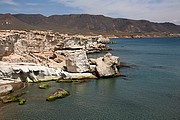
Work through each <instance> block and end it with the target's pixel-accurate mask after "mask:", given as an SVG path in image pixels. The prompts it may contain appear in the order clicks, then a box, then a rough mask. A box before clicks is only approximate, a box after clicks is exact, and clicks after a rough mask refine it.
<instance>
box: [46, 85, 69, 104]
mask: <svg viewBox="0 0 180 120" xmlns="http://www.w3.org/2000/svg"><path fill="white" fill-rule="evenodd" d="M69 95H70V93H69V92H68V91H66V90H64V89H62V88H59V89H58V90H56V91H55V92H53V93H52V94H51V95H50V96H48V98H47V99H46V101H54V100H56V99H59V98H64V97H66V96H69Z"/></svg>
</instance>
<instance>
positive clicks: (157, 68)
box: [0, 38, 180, 120]
mask: <svg viewBox="0 0 180 120" xmlns="http://www.w3.org/2000/svg"><path fill="white" fill-rule="evenodd" d="M111 41H113V42H115V43H116V44H110V45H109V46H110V47H111V48H112V49H113V50H111V51H109V52H110V53H112V54H113V55H116V56H119V57H120V61H121V62H122V63H123V64H126V65H128V66H129V67H124V68H121V69H120V72H121V74H123V75H125V76H126V77H116V78H104V79H98V80H90V81H88V82H84V83H56V82H53V81H52V82H48V83H47V84H49V85H51V88H49V89H39V88H38V85H39V84H41V83H35V84H29V85H28V87H27V88H25V89H24V90H23V91H25V92H26V94H25V95H24V96H23V98H26V100H27V102H26V103H25V105H18V103H11V104H8V105H5V106H3V107H2V108H0V120H180V38H136V39H133V38H131V39H124V38H121V39H120V38H117V39H111ZM104 54H105V53H101V54H93V55H89V56H90V57H99V56H103V55H104ZM58 88H64V89H65V90H67V91H69V92H70V94H71V95H70V96H68V97H66V98H63V99H58V100H55V101H53V102H47V101H46V98H47V96H48V95H49V94H50V93H52V92H53V91H55V90H56V89H58Z"/></svg>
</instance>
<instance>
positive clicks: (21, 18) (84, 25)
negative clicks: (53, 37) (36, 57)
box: [0, 14, 180, 35]
mask: <svg viewBox="0 0 180 120" xmlns="http://www.w3.org/2000/svg"><path fill="white" fill-rule="evenodd" d="M0 29H27V30H30V29H37V30H52V31H58V32H61V33H70V34H108V35H123V34H127V35H133V34H161V33H163V34H167V33H168V34H170V33H174V34H177V33H180V25H175V24H173V23H154V22H150V21H147V20H130V19H123V18H110V17H105V16H103V15H88V14H70V15H52V16H49V17H46V16H43V15H41V14H0Z"/></svg>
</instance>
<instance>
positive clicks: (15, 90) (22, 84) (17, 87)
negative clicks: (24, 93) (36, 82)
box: [0, 82, 28, 109]
mask: <svg viewBox="0 0 180 120" xmlns="http://www.w3.org/2000/svg"><path fill="white" fill-rule="evenodd" d="M27 84H28V83H25V82H18V83H7V84H2V85H12V87H13V92H11V93H8V94H4V95H2V94H0V98H1V97H4V96H8V95H14V94H18V93H19V92H21V90H23V89H25V88H26V87H27ZM2 85H0V86H2ZM8 104H10V103H6V104H4V103H2V101H0V109H1V108H2V107H4V106H6V105H8Z"/></svg>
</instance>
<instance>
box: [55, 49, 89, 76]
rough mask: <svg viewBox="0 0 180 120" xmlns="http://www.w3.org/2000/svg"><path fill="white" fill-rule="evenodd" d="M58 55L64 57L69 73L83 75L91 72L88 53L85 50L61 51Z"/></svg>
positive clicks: (57, 52)
mask: <svg viewBox="0 0 180 120" xmlns="http://www.w3.org/2000/svg"><path fill="white" fill-rule="evenodd" d="M56 54H59V55H64V56H65V61H66V64H65V66H66V68H67V71H68V72H73V73H82V72H88V71H89V70H90V65H89V62H88V59H87V55H86V51H84V50H61V51H60V50H59V51H56Z"/></svg>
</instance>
